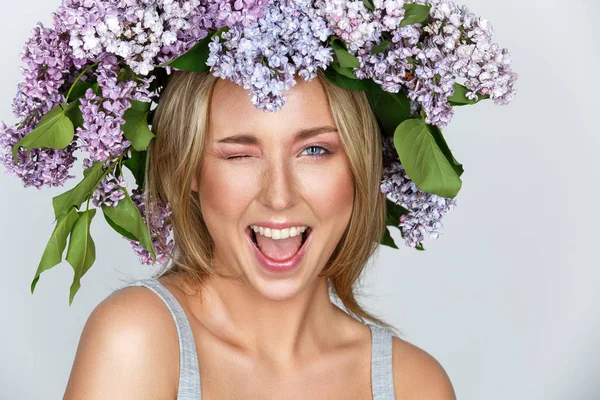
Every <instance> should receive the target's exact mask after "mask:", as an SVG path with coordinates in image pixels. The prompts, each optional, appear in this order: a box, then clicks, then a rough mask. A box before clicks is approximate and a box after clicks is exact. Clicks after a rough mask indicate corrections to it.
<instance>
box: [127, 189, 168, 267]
mask: <svg viewBox="0 0 600 400" xmlns="http://www.w3.org/2000/svg"><path fill="white" fill-rule="evenodd" d="M131 200H133V202H134V204H135V205H136V207H137V208H138V210H139V211H140V214H141V215H142V218H143V219H144V222H146V224H147V225H149V226H150V238H151V239H152V243H153V244H154V249H155V250H156V262H157V263H159V264H162V265H166V264H167V262H168V261H169V259H170V255H171V254H172V253H173V250H174V248H175V243H174V241H173V239H172V237H171V235H172V232H173V227H172V225H171V217H172V211H171V207H170V205H169V204H163V203H160V204H155V205H154V206H153V207H152V209H153V212H152V213H151V214H152V218H150V219H151V220H150V221H148V216H147V213H146V199H145V197H144V193H143V191H142V190H141V189H133V191H132V195H131ZM127 240H128V241H129V242H130V243H131V245H132V247H133V250H134V252H135V253H136V254H137V256H138V257H139V259H140V262H141V263H142V264H147V265H153V264H154V261H153V260H152V255H151V254H150V252H149V251H148V250H146V248H145V247H144V246H142V245H141V244H140V243H139V242H137V241H134V240H131V239H127Z"/></svg>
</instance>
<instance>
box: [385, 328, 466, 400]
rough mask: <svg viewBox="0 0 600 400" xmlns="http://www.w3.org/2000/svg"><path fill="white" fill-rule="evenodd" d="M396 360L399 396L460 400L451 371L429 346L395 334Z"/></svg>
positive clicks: (393, 359)
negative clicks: (439, 360) (411, 341)
mask: <svg viewBox="0 0 600 400" xmlns="http://www.w3.org/2000/svg"><path fill="white" fill-rule="evenodd" d="M392 364H393V371H394V389H395V395H396V398H398V399H406V400H456V394H455V393H454V388H453V386H452V383H451V382H450V378H449V377H448V374H447V373H446V371H445V370H444V368H443V367H442V365H441V364H440V363H439V362H438V361H437V360H436V359H435V358H434V357H433V356H432V355H431V354H429V353H427V352H426V351H425V350H422V349H420V348H419V347H417V346H415V345H413V344H411V343H409V342H407V341H405V340H402V339H400V338H398V337H396V336H393V339H392Z"/></svg>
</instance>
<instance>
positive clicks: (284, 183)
mask: <svg viewBox="0 0 600 400" xmlns="http://www.w3.org/2000/svg"><path fill="white" fill-rule="evenodd" d="M265 165H266V166H265V169H264V172H263V176H262V187H261V192H260V195H259V199H260V201H261V203H262V204H264V205H265V206H266V207H269V208H271V209H273V210H285V209H287V208H289V207H291V206H293V204H294V202H295V198H296V189H295V179H294V175H293V170H292V163H291V161H290V160H289V159H287V158H286V157H284V156H279V157H271V158H269V159H268V161H267V162H266V164H265Z"/></svg>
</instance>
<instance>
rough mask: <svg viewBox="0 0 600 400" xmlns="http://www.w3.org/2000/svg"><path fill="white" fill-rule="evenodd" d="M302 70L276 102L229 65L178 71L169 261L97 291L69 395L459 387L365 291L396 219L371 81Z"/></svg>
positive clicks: (324, 393)
mask: <svg viewBox="0 0 600 400" xmlns="http://www.w3.org/2000/svg"><path fill="white" fill-rule="evenodd" d="M296 82H297V84H296V85H295V86H294V88H293V89H292V90H291V91H290V92H289V94H288V100H287V102H286V103H285V106H284V107H283V108H282V109H281V110H280V111H278V112H275V113H269V112H264V111H261V110H259V109H257V108H256V107H255V106H254V105H252V104H251V102H250V101H249V100H250V99H249V97H248V92H247V90H245V89H244V88H242V87H240V86H238V85H236V84H234V83H232V82H230V81H228V80H223V79H220V78H215V77H214V76H212V75H210V74H204V73H193V72H177V73H175V74H174V75H173V76H172V78H171V81H170V82H169V84H168V86H167V89H166V91H165V93H164V94H163V95H162V96H161V101H160V104H159V106H158V108H157V110H156V114H155V119H154V124H153V130H154V132H155V134H156V140H155V141H154V142H153V143H152V145H151V152H149V153H150V154H151V157H150V162H149V166H148V168H149V172H148V176H147V190H148V192H147V196H148V198H149V199H161V198H162V199H166V200H168V201H169V202H170V204H171V205H172V210H173V226H174V232H175V243H176V252H175V254H176V256H174V257H175V259H174V261H173V266H172V267H171V268H170V269H169V270H167V271H164V272H163V273H162V274H161V275H160V276H159V277H158V278H156V279H155V280H146V281H144V282H141V281H138V282H134V283H132V284H130V285H126V287H124V288H121V289H120V290H116V291H115V292H114V293H113V294H112V295H111V296H109V297H108V298H106V299H105V300H104V301H103V302H101V303H100V304H99V305H98V306H97V307H96V309H95V310H94V311H93V313H92V314H91V315H90V317H89V319H88V321H87V323H86V326H85V328H84V330H83V333H82V336H81V341H80V343H79V347H78V350H77V355H76V357H75V361H74V365H73V369H72V371H71V375H70V378H69V382H68V385H67V388H66V393H65V398H66V399H79V398H86V399H96V398H98V399H100V398H101V399H106V398H110V399H149V398H152V399H175V398H179V399H192V398H199V396H200V389H201V395H202V396H203V398H204V399H267V398H269V399H270V398H277V399H283V398H294V399H372V398H373V399H376V400H382V399H393V398H396V399H429V400H436V399H439V400H449V399H455V394H454V391H453V388H452V385H451V383H450V381H449V379H448V376H447V374H446V373H445V371H444V369H443V368H442V367H441V365H440V364H439V363H438V362H437V361H436V360H435V359H434V358H433V357H432V356H431V355H429V354H428V353H426V352H425V351H423V350H421V349H419V348H418V347H416V346H414V345H412V344H410V343H408V342H406V341H404V340H402V339H400V338H399V337H398V335H392V332H393V331H394V329H393V327H391V326H389V325H388V324H386V323H385V322H383V321H381V320H380V319H378V318H376V317H375V316H373V315H371V314H369V313H368V312H367V311H365V310H363V309H362V308H361V307H360V305H359V304H358V303H357V302H356V300H355V298H354V293H353V285H354V283H355V282H356V281H357V279H358V278H359V276H360V274H361V272H362V271H363V269H364V268H365V266H366V263H367V261H368V259H369V257H370V256H371V255H372V254H373V253H374V251H375V250H376V249H377V247H378V244H379V241H380V238H381V236H382V235H383V232H384V229H385V197H384V195H383V194H381V193H380V191H379V190H378V186H379V183H380V177H381V172H382V160H381V143H380V141H379V140H377V138H379V135H380V133H379V131H378V126H377V122H376V119H375V117H374V115H373V114H372V111H371V108H370V107H369V104H368V101H367V99H366V97H365V94H364V92H358V91H350V90H346V89H342V88H339V87H337V86H334V85H333V84H331V83H330V82H328V81H327V79H325V78H324V76H323V75H322V74H321V73H319V76H318V78H317V79H313V80H311V81H304V80H303V79H300V78H296ZM276 228H280V229H281V228H285V229H283V230H282V231H280V230H278V229H276ZM287 228H292V229H291V232H288V230H287ZM295 228H299V229H295ZM279 235H283V238H282V237H281V236H279ZM287 235H290V236H291V237H287V238H286V236H287ZM268 236H271V237H268ZM278 236H279V237H278ZM300 247H301V248H300ZM299 248H300V250H299ZM276 260H285V261H287V262H284V261H280V262H277V261H276ZM148 289H152V290H148ZM330 289H331V291H332V292H333V293H334V294H335V295H336V296H337V297H338V298H339V299H340V300H341V302H342V303H343V304H344V306H345V308H346V309H347V310H348V311H349V312H348V313H347V312H344V311H342V310H341V309H340V308H339V307H337V306H336V305H334V304H333V303H332V302H331V300H330V297H329V290H330ZM179 306H180V307H181V309H179ZM174 321H175V322H174ZM361 321H370V322H368V323H365V322H361ZM188 324H189V325H188ZM374 324H375V325H378V326H375V325H374ZM386 328H387V329H386ZM188 329H189V330H188ZM180 356H181V357H180ZM198 372H199V374H200V376H201V379H200V376H198V375H197V373H198ZM200 382H201V385H200ZM200 386H201V388H200Z"/></svg>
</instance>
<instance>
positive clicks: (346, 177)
mask: <svg viewBox="0 0 600 400" xmlns="http://www.w3.org/2000/svg"><path fill="white" fill-rule="evenodd" d="M304 187H305V188H306V192H307V195H308V196H309V197H310V199H311V200H310V202H311V203H312V204H313V205H314V208H313V210H314V212H315V213H317V214H318V215H319V216H320V217H321V218H323V219H327V218H331V217H336V218H339V217H341V216H346V217H347V218H348V219H349V217H350V213H351V211H352V205H353V202H354V179H353V175H352V171H351V170H350V168H349V165H348V164H346V163H342V162H339V163H338V162H336V163H330V164H328V165H327V166H326V168H323V169H314V170H313V171H311V173H309V174H307V175H306V177H305V178H304ZM342 222H343V224H344V226H345V225H346V222H347V221H340V223H342Z"/></svg>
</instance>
